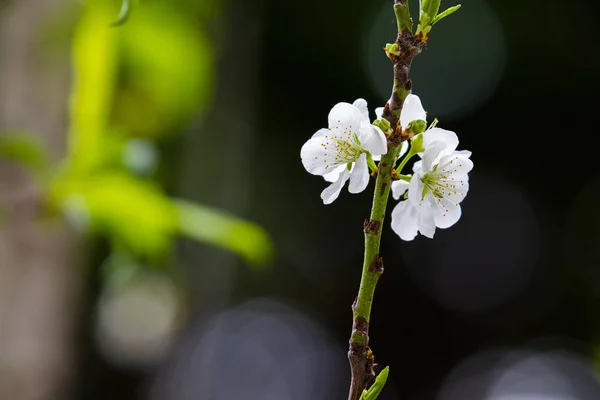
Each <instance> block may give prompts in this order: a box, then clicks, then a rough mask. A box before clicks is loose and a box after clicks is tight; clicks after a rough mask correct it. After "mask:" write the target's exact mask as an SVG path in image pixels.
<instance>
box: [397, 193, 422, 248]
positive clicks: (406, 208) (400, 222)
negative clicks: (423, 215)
mask: <svg viewBox="0 0 600 400" xmlns="http://www.w3.org/2000/svg"><path fill="white" fill-rule="evenodd" d="M418 218H419V216H418V211H417V208H416V207H415V206H413V205H412V204H411V203H410V202H409V201H401V202H400V203H398V204H397V205H396V207H394V209H393V210H392V222H391V226H392V230H393V231H394V232H396V234H397V235H398V236H400V239H402V240H413V239H414V238H415V236H417V233H418V232H419V228H418V226H417V221H418Z"/></svg>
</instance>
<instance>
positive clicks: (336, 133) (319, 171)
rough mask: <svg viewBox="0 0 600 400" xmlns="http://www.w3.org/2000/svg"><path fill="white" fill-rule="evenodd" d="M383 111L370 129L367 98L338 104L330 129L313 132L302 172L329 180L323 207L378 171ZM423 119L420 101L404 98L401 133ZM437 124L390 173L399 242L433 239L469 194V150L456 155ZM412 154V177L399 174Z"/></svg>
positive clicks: (383, 149)
mask: <svg viewBox="0 0 600 400" xmlns="http://www.w3.org/2000/svg"><path fill="white" fill-rule="evenodd" d="M382 111H383V109H382V108H378V109H377V110H375V113H376V114H377V119H378V121H376V122H375V124H374V125H373V124H371V122H370V119H369V113H368V110H367V102H366V101H365V100H363V99H358V100H356V101H355V102H354V103H353V104H349V103H338V104H336V105H335V106H334V107H333V109H332V110H331V112H330V113H329V127H328V128H327V129H320V130H319V131H317V132H316V133H315V134H314V135H313V136H312V138H311V139H309V140H308V141H307V142H306V143H305V144H304V146H302V150H301V152H300V156H301V158H302V164H303V165H304V168H306V170H307V171H308V172H310V173H311V174H313V175H321V176H323V178H324V179H325V180H326V181H328V182H331V184H330V185H329V187H327V188H326V189H325V190H323V192H322V193H321V199H322V200H323V202H324V203H325V204H330V203H331V202H333V201H334V200H335V199H337V197H338V196H339V194H340V192H341V190H342V188H343V187H344V185H345V183H346V181H348V180H349V181H350V184H349V185H348V191H349V192H350V193H360V192H362V191H363V190H365V188H366V187H367V185H368V182H369V175H370V174H369V169H371V171H372V172H376V171H377V166H376V164H375V161H377V160H379V159H380V157H381V156H382V155H384V154H386V153H387V139H386V135H385V134H384V132H383V131H382V130H381V129H380V127H381V126H382V125H384V124H381V123H378V122H381V121H382V120H381V114H382ZM426 115H427V114H426V112H425V110H424V109H423V106H422V105H421V101H420V99H419V98H418V97H417V96H415V95H412V94H411V95H408V97H407V98H406V100H405V102H404V107H403V109H402V112H401V114H400V125H401V129H403V130H404V131H407V132H408V131H412V132H413V135H414V133H417V132H414V131H413V128H414V127H417V126H423V127H425V126H426ZM436 122H437V121H436ZM435 125H436V123H435V122H434V123H433V124H432V125H431V126H430V127H429V129H426V130H425V131H424V132H422V133H418V134H416V135H414V136H413V137H412V138H411V139H410V140H407V141H405V142H403V146H402V149H401V151H400V156H399V160H401V162H400V164H399V166H398V167H397V169H396V173H395V174H394V176H395V177H397V178H398V180H395V181H394V182H392V187H391V190H392V196H393V197H394V198H395V199H396V200H400V199H402V201H400V202H399V203H398V204H397V205H396V206H395V207H394V209H393V210H392V224H391V225H392V229H393V230H394V232H396V234H398V236H400V238H402V239H403V240H412V239H414V238H415V236H416V235H417V234H418V233H421V234H422V235H424V236H426V237H429V238H433V235H434V233H435V229H436V227H437V228H442V229H444V228H448V227H450V226H452V225H454V224H455V223H456V222H457V221H458V220H459V218H460V216H461V208H460V203H461V202H462V201H463V199H464V198H465V196H466V194H467V191H468V190H469V176H468V173H469V172H470V171H471V169H472V168H473V162H472V161H471V160H470V159H469V157H470V156H471V152H469V151H457V150H456V148H457V147H458V137H457V136H456V134H455V133H454V132H452V131H448V130H445V129H441V128H438V127H436V126H435ZM384 129H385V128H384ZM421 130H423V129H421ZM409 142H410V149H409V144H408V143H409ZM416 155H418V156H419V157H420V160H419V161H416V162H415V163H414V166H413V174H412V175H402V168H403V167H404V165H405V164H406V162H407V161H408V160H409V159H410V158H412V157H413V156H416Z"/></svg>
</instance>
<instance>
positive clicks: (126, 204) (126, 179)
mask: <svg viewBox="0 0 600 400" xmlns="http://www.w3.org/2000/svg"><path fill="white" fill-rule="evenodd" d="M52 194H53V197H52V198H53V201H54V202H55V204H56V206H57V207H58V208H60V209H61V210H62V211H63V212H64V213H65V214H66V215H67V217H68V218H69V219H71V221H73V222H74V223H75V224H76V225H78V226H80V227H83V228H90V229H91V230H92V231H96V232H99V233H103V234H106V235H108V236H109V237H110V238H111V239H112V240H113V241H115V242H116V243H118V244H120V245H123V246H125V247H126V248H128V249H129V250H130V251H132V252H133V253H134V254H136V255H141V256H148V257H153V258H162V257H165V256H166V255H167V254H168V252H169V251H170V250H171V246H172V240H173V238H174V236H175V234H176V230H177V225H178V214H177V209H176V207H175V206H174V204H173V203H172V202H171V200H170V199H169V198H168V197H166V196H165V195H164V194H163V193H162V191H161V190H160V188H158V187H157V186H156V185H154V184H152V183H150V182H147V181H143V180H140V179H137V178H135V177H133V176H131V175H129V174H126V173H122V172H118V171H117V172H113V171H103V172H99V173H96V174H91V175H86V176H83V177H77V178H73V177H65V178H64V179H59V180H57V181H56V182H55V183H54V185H53V187H52Z"/></svg>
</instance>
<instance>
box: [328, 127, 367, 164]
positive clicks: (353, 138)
mask: <svg viewBox="0 0 600 400" xmlns="http://www.w3.org/2000/svg"><path fill="white" fill-rule="evenodd" d="M331 139H333V140H334V141H335V144H334V148H335V152H334V153H335V156H334V162H335V163H336V164H345V163H349V162H354V161H356V160H357V159H358V157H360V154H361V153H362V148H361V144H360V140H359V139H358V135H357V134H356V133H354V132H352V131H347V130H345V131H344V133H343V134H342V135H333V136H332V137H331Z"/></svg>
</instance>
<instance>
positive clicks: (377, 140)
mask: <svg viewBox="0 0 600 400" xmlns="http://www.w3.org/2000/svg"><path fill="white" fill-rule="evenodd" d="M359 138H360V142H361V144H362V147H363V149H365V150H367V151H368V152H369V153H371V155H375V154H377V155H380V154H385V153H387V139H386V138H385V135H384V134H383V131H382V130H381V129H379V128H378V127H376V126H374V125H371V124H368V125H366V124H365V125H363V126H362V127H361V129H360V132H359Z"/></svg>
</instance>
